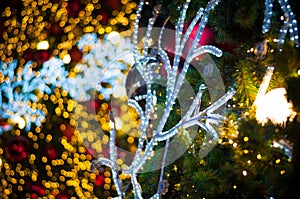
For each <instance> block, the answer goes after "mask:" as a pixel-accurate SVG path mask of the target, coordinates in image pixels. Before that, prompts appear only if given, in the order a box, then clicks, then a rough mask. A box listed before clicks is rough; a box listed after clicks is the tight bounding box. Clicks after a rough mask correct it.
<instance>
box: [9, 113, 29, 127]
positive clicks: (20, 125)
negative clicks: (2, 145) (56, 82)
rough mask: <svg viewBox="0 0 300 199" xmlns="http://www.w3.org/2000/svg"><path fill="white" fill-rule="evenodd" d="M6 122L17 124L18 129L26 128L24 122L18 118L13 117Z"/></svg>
mask: <svg viewBox="0 0 300 199" xmlns="http://www.w3.org/2000/svg"><path fill="white" fill-rule="evenodd" d="M8 121H9V122H12V123H13V124H17V125H18V127H19V128H20V129H23V128H24V127H25V126H26V122H25V120H24V119H23V118H22V117H20V116H16V117H13V118H11V119H9V120H8Z"/></svg>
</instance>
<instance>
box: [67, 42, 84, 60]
mask: <svg viewBox="0 0 300 199" xmlns="http://www.w3.org/2000/svg"><path fill="white" fill-rule="evenodd" d="M69 54H70V56H71V60H72V61H73V62H75V63H78V62H79V61H80V60H81V59H82V52H81V51H80V50H79V49H78V48H77V47H76V46H74V47H73V48H72V49H71V50H70V51H69Z"/></svg>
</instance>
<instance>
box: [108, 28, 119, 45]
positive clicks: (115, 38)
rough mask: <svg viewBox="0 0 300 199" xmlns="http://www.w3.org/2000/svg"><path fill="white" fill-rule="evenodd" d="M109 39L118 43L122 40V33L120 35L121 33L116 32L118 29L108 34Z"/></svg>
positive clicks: (113, 42)
mask: <svg viewBox="0 0 300 199" xmlns="http://www.w3.org/2000/svg"><path fill="white" fill-rule="evenodd" d="M107 39H108V40H109V41H110V42H111V43H112V44H118V43H120V41H121V35H120V33H118V32H116V31H112V32H110V33H109V34H108V35H107Z"/></svg>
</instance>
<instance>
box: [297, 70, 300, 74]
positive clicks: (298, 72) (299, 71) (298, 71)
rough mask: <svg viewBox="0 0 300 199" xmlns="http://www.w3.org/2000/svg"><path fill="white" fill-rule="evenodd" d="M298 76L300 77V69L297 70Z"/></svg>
mask: <svg viewBox="0 0 300 199" xmlns="http://www.w3.org/2000/svg"><path fill="white" fill-rule="evenodd" d="M297 74H298V75H299V76H300V68H299V69H298V70H297Z"/></svg>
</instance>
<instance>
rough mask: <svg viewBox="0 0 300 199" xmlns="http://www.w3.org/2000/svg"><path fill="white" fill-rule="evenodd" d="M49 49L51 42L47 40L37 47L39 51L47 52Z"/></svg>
mask: <svg viewBox="0 0 300 199" xmlns="http://www.w3.org/2000/svg"><path fill="white" fill-rule="evenodd" d="M48 48H49V42H48V41H46V40H45V41H40V42H39V43H38V44H37V46H36V49H37V50H47V49H48Z"/></svg>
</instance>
